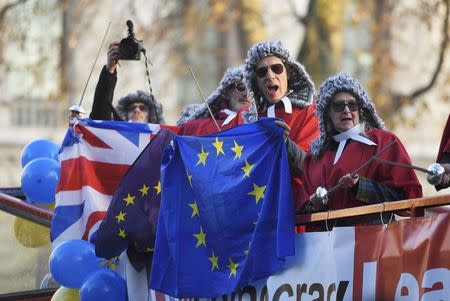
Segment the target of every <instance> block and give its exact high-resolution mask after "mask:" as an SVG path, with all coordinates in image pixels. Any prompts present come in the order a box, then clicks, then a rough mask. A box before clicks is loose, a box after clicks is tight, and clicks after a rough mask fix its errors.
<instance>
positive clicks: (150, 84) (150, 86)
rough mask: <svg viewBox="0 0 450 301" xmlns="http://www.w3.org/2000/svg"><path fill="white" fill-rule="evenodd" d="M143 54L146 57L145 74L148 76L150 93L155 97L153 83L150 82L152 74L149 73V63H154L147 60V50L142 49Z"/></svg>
mask: <svg viewBox="0 0 450 301" xmlns="http://www.w3.org/2000/svg"><path fill="white" fill-rule="evenodd" d="M142 53H143V54H144V57H145V73H146V75H147V81H148V86H149V88H150V93H151V94H152V95H153V89H152V82H151V80H150V72H149V71H148V63H150V64H152V62H151V61H150V59H149V58H147V51H146V50H145V48H142Z"/></svg>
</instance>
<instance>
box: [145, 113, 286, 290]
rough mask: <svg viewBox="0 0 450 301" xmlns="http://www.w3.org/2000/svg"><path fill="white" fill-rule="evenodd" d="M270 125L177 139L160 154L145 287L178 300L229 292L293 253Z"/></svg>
mask: <svg viewBox="0 0 450 301" xmlns="http://www.w3.org/2000/svg"><path fill="white" fill-rule="evenodd" d="M274 120H275V119H263V120H260V121H258V122H255V123H252V124H246V125H242V126H239V127H235V128H232V129H230V130H227V131H224V132H221V133H217V134H213V135H209V136H204V137H183V136H177V137H176V138H175V139H174V140H173V142H174V143H173V144H172V145H171V146H170V147H168V148H167V149H166V151H165V153H164V157H163V161H162V166H161V184H162V189H163V191H162V199H161V208H160V215H159V221H158V228H157V236H156V242H155V253H154V255H153V264H152V269H151V280H150V287H151V288H152V289H154V290H156V291H160V292H163V293H165V294H168V295H171V296H174V297H177V298H192V297H216V296H220V295H224V294H229V293H231V292H233V291H235V290H236V289H238V288H240V287H243V286H245V285H248V284H250V283H252V282H254V281H256V280H259V279H261V278H265V277H268V276H269V275H271V274H273V273H276V272H277V271H279V270H280V269H282V267H283V265H284V262H285V257H286V256H291V255H294V218H295V217H294V204H293V198H292V191H291V188H290V175H289V167H288V160H287V154H286V148H285V143H284V137H283V130H282V129H281V128H280V127H279V126H277V125H275V124H274Z"/></svg>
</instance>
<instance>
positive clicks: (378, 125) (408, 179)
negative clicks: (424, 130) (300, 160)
mask: <svg viewBox="0 0 450 301" xmlns="http://www.w3.org/2000/svg"><path fill="white" fill-rule="evenodd" d="M316 113H317V117H318V119H319V129H320V135H319V137H318V138H317V139H315V140H314V141H313V142H312V144H311V150H310V153H309V154H308V155H307V156H306V158H305V161H304V169H303V174H302V180H303V186H302V189H301V197H300V199H301V206H300V207H299V208H298V209H299V210H300V211H302V212H303V213H311V212H319V211H327V210H336V209H344V208H349V207H357V206H363V205H369V204H375V203H382V202H391V201H396V200H402V199H411V198H418V197H422V187H421V185H420V183H419V180H418V179H417V176H416V174H415V173H414V171H413V170H412V169H408V168H404V167H398V166H393V165H392V164H387V163H385V162H382V161H381V160H374V161H373V162H372V163H370V165H368V166H367V167H365V168H364V169H362V170H361V171H360V172H359V173H358V174H357V175H355V176H354V177H352V176H351V173H353V172H354V171H355V170H356V169H358V168H359V167H360V166H361V165H363V164H364V163H365V162H366V161H367V160H369V159H370V158H371V157H373V156H374V155H375V154H377V153H378V152H380V150H382V149H383V148H384V147H386V146H387V145H389V144H390V143H391V142H392V141H393V140H396V141H397V142H396V143H395V144H393V145H392V146H391V147H389V148H388V149H387V150H386V151H385V152H384V153H383V154H382V155H381V156H380V158H382V159H385V160H389V161H393V162H396V163H404V164H411V160H410V158H409V155H408V153H407V151H406V149H405V147H404V146H403V144H402V143H401V141H400V139H399V138H398V137H396V136H395V135H394V134H393V133H391V132H388V131H386V130H384V123H383V121H382V120H381V118H380V117H379V116H378V115H377V113H376V110H375V106H374V104H373V103H372V101H371V100H370V98H369V95H368V94H367V92H366V90H365V89H364V88H363V87H362V85H361V84H360V83H359V82H358V81H357V80H356V79H354V78H352V77H351V76H350V75H348V74H345V73H340V74H337V75H335V76H332V77H329V78H328V79H327V80H326V81H325V82H324V83H323V84H322V85H321V87H320V89H319V94H318V101H317V108H316ZM338 183H341V184H342V188H340V189H338V190H337V191H336V192H334V193H332V194H330V195H329V196H328V197H325V198H324V197H319V195H317V194H316V189H317V188H318V187H322V188H325V189H330V188H331V187H333V186H335V185H336V184H338ZM390 218H391V216H390V215H388V214H387V215H386V216H384V219H385V221H389V220H390ZM360 223H363V224H377V223H381V219H380V215H379V214H375V215H373V216H364V217H358V218H353V219H350V220H346V221H342V222H339V225H353V224H360Z"/></svg>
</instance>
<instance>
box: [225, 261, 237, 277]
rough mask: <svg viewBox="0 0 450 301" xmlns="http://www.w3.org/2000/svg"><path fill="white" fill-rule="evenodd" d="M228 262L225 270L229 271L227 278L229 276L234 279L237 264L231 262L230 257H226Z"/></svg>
mask: <svg viewBox="0 0 450 301" xmlns="http://www.w3.org/2000/svg"><path fill="white" fill-rule="evenodd" d="M228 261H229V262H230V263H229V264H228V265H227V268H228V269H230V276H229V277H228V278H231V276H233V275H234V277H236V269H237V267H238V266H239V263H235V262H233V260H231V258H230V257H228Z"/></svg>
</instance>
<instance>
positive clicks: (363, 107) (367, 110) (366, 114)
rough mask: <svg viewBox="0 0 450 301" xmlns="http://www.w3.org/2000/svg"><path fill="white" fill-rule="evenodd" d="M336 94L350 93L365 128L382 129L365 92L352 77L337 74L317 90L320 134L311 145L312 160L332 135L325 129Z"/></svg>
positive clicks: (381, 122) (330, 131)
mask: <svg viewBox="0 0 450 301" xmlns="http://www.w3.org/2000/svg"><path fill="white" fill-rule="evenodd" d="M338 92H348V93H351V94H352V95H353V96H354V97H355V98H356V100H357V101H358V103H359V107H360V113H359V118H360V120H361V122H364V123H365V124H366V126H368V127H371V128H379V129H383V128H384V123H383V121H382V120H381V118H380V117H379V116H378V114H377V112H376V109H375V106H374V105H373V103H372V101H371V99H370V97H369V95H368V94H367V91H366V90H365V89H364V88H363V87H362V85H361V84H360V83H359V82H358V81H357V80H356V79H354V78H353V77H351V76H350V75H348V74H346V73H339V74H337V75H335V76H332V77H329V78H328V79H327V80H326V81H325V82H324V83H323V84H322V85H321V86H320V88H319V94H318V100H317V106H316V114H317V117H318V119H319V129H320V134H319V137H317V139H315V140H314V141H313V142H312V143H311V150H310V154H311V156H312V157H313V158H317V157H318V156H319V155H320V153H321V152H322V151H323V149H324V147H325V145H327V144H328V143H329V142H330V141H331V139H332V137H333V133H332V130H331V129H330V127H329V126H328V127H327V122H328V120H327V119H328V117H327V111H328V104H329V103H330V101H331V100H332V98H333V96H334V95H335V94H336V93H338Z"/></svg>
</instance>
